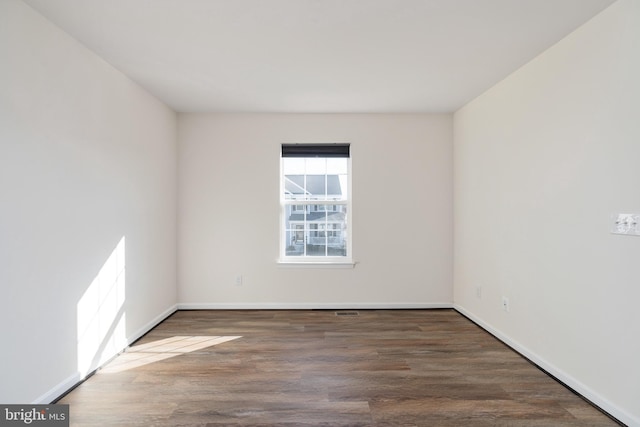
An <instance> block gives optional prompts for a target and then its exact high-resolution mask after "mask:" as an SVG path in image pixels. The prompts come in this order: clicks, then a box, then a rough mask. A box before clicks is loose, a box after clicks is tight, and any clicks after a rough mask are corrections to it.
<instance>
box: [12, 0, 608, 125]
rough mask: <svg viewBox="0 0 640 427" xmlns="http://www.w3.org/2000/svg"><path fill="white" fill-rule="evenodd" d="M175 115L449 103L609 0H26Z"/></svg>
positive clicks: (455, 104) (432, 108)
mask: <svg viewBox="0 0 640 427" xmlns="http://www.w3.org/2000/svg"><path fill="white" fill-rule="evenodd" d="M24 1H25V2H26V3H27V4H29V5H31V6H32V7H33V8H35V9H36V10H38V11H39V12H40V13H42V14H43V15H44V16H45V17H47V18H48V19H49V20H50V21H52V22H54V23H55V24H57V25H58V26H60V27H61V28H62V29H63V30H64V31H66V32H67V33H69V34H71V35H72V36H73V37H75V38H76V39H77V40H79V41H80V42H82V43H83V44H84V45H86V46H87V47H88V48H89V49H91V50H93V51H94V52H96V53H97V54H98V55H100V56H101V57H102V58H104V59H105V60H106V61H107V62H109V63H110V64H112V65H113V66H114V67H116V68H118V69H119V70H120V71H122V72H123V73H125V74H126V75H128V76H129V77H130V78H131V79H133V80H134V81H136V82H138V83H139V84H140V85H141V86H143V87H144V88H146V89H147V90H148V91H149V92H151V93H153V94H154V95H155V96H157V97H158V98H159V99H161V100H162V101H164V102H165V103H166V104H167V105H169V106H170V107H172V108H173V109H174V110H176V111H180V112H195V111H205V112H220V111H224V112H451V111H455V110H457V109H458V108H460V107H461V106H463V105H464V104H465V103H467V102H468V101H470V100H472V99H473V98H475V97H476V96H478V95H480V94H481V93H482V92H484V91H485V90H487V89H488V88H490V87H491V86H492V85H494V84H495V83H497V82H498V81H500V80H501V79H503V78H504V77H506V76H507V75H508V74H510V73H511V72H513V71H515V70H516V69H517V68H518V67H520V66H522V65H523V64H525V63H526V62H528V61H529V60H531V59H532V58H534V57H535V56H536V55H538V54H539V53H541V52H542V51H544V50H545V49H547V48H548V47H550V46H551V45H553V44H554V43H556V42H557V41H558V40H560V39H561V38H563V37H564V36H566V35H567V34H569V33H570V32H571V31H572V30H574V29H575V28H577V27H578V26H580V25H581V24H582V23H584V22H585V21H587V20H588V19H589V18H591V17H592V16H594V15H595V14H597V13H598V12H600V11H601V10H603V9H604V8H605V7H606V6H608V5H609V4H611V3H612V2H613V0H24Z"/></svg>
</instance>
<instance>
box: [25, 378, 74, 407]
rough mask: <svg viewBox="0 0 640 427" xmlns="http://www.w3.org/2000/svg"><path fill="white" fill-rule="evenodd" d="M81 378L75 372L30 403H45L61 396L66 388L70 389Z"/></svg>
mask: <svg viewBox="0 0 640 427" xmlns="http://www.w3.org/2000/svg"><path fill="white" fill-rule="evenodd" d="M81 380H82V378H81V377H80V373H79V372H76V373H75V374H73V375H71V376H70V377H69V378H67V379H66V380H64V381H62V382H61V383H60V384H58V385H56V386H55V387H53V388H52V389H51V390H49V391H47V392H46V393H45V394H43V395H42V396H40V397H38V398H37V399H35V400H34V401H33V402H31V403H32V404H33V405H47V404H49V403H51V402H53V401H54V400H56V399H57V398H59V397H60V396H62V395H63V394H64V393H66V392H67V391H68V390H71V389H72V388H73V387H74V386H75V385H76V384H78V383H79V382H80V381H81Z"/></svg>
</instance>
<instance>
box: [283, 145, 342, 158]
mask: <svg viewBox="0 0 640 427" xmlns="http://www.w3.org/2000/svg"><path fill="white" fill-rule="evenodd" d="M349 145H350V144H282V157H349Z"/></svg>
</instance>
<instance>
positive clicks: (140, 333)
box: [127, 304, 178, 346]
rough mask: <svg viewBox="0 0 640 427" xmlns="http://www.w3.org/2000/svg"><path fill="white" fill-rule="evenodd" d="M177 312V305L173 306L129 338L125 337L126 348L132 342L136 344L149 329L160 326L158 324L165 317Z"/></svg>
mask: <svg viewBox="0 0 640 427" xmlns="http://www.w3.org/2000/svg"><path fill="white" fill-rule="evenodd" d="M177 310H178V305H177V304H174V305H172V306H171V307H169V308H167V309H166V310H165V311H163V312H162V313H160V314H159V315H157V316H156V317H154V318H153V319H151V321H149V322H148V323H147V324H146V325H144V326H143V327H142V328H140V329H138V330H137V331H136V332H135V333H134V334H132V335H131V336H129V337H127V342H128V344H127V346H129V345H131V344H133V343H134V342H136V341H137V340H138V339H140V337H142V336H143V335H144V334H146V333H147V332H149V331H150V330H151V329H153V328H155V327H156V326H158V324H160V322H162V321H163V320H164V319H166V318H167V317H169V316H171V315H172V314H173V313H175V312H176V311H177Z"/></svg>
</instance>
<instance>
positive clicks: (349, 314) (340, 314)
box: [336, 311, 360, 316]
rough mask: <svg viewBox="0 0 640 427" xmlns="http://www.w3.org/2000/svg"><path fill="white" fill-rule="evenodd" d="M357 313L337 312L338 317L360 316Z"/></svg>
mask: <svg viewBox="0 0 640 427" xmlns="http://www.w3.org/2000/svg"><path fill="white" fill-rule="evenodd" d="M359 314H360V313H358V312H357V311H336V316H358V315H359Z"/></svg>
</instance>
